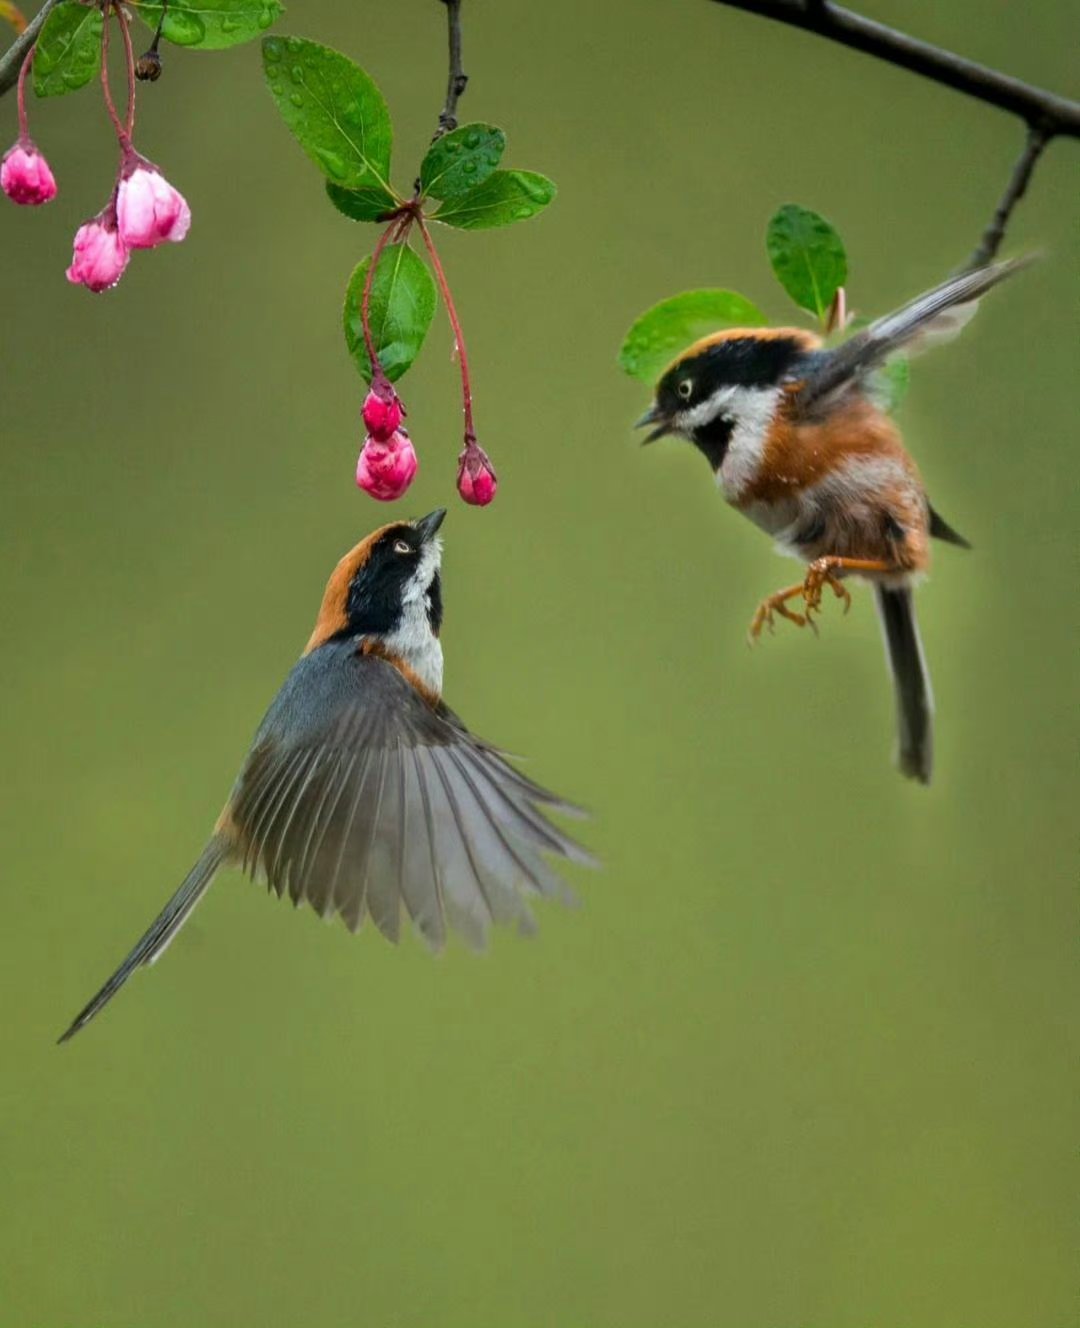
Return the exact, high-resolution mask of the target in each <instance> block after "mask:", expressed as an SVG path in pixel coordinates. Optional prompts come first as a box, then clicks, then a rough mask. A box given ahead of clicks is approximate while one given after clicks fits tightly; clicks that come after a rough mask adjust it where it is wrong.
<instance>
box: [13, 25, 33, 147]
mask: <svg viewBox="0 0 1080 1328" xmlns="http://www.w3.org/2000/svg"><path fill="white" fill-rule="evenodd" d="M36 49H37V42H35V43H34V44H33V45H32V46H31V47H30V49H29V50H28V51H27V52H26V59H25V60H24V61H23V62H22V65H21V67H20V69H19V86H18V88H17V89H16V92H15V96H16V98H17V100H18V103H19V138H20V139H23V138H29V137H30V129H29V121H28V120H27V118H26V78H27V75H28V74H29V73H30V66H31V64H32V63H33V61H34V51H35V50H36Z"/></svg>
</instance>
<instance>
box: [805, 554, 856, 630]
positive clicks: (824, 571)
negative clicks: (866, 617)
mask: <svg viewBox="0 0 1080 1328" xmlns="http://www.w3.org/2000/svg"><path fill="white" fill-rule="evenodd" d="M843 566H844V559H843V558H837V557H835V556H826V557H824V558H815V559H814V561H813V562H812V563H811V564H810V566H809V568H808V569H807V572H806V580H805V581H804V582H803V585H802V593H803V599H804V600H805V601H806V617H807V620H808V621H809V618H810V615H811V613H820V612H821V594H822V591H823V590H824V588H825V587H826V586H830V587H831V588H832V591H833V594H835V596H836V598H837V599H842V600H843V601H844V612H845V613H847V611H848V610H849V609H850V608H851V591H850V590H848V588H847V586H845V585H844V583H843V581H841V580H840V578H839V577H838V576H837V575H836V568H838V567H843Z"/></svg>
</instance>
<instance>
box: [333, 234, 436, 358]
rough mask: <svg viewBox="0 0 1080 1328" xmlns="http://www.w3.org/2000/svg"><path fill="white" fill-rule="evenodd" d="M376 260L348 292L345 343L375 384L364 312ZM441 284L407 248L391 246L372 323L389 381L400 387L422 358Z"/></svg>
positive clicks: (379, 273) (360, 270) (374, 296)
mask: <svg viewBox="0 0 1080 1328" xmlns="http://www.w3.org/2000/svg"><path fill="white" fill-rule="evenodd" d="M370 263H371V259H370V258H365V259H364V261H363V262H362V263H361V264H360V265H359V266H358V267H357V268H356V270H355V271H354V272H353V274H352V276H351V277H350V278H349V285H348V288H347V290H346V292H345V310H344V322H345V344H346V345H347V346H348V348H349V354H350V355H351V356H352V360H353V363H354V364H355V365H356V367H357V369H359V371H360V374H361V376H362V377H363V378H364V379H365V380H366V381H367V382H370V381H371V362H370V360H369V359H368V353H367V347H366V345H365V344H364V325H363V319H362V318H361V313H360V307H361V302H362V300H363V296H364V282H365V281H366V280H367V272H368V267H369V265H370ZM437 298H438V297H437V295H436V293H435V282H434V281H433V280H432V277H431V273H430V272H429V271H428V270H427V267H426V266H425V264H424V263H423V262H422V261H421V259H419V258H418V257H417V256H416V254H415V253H414V252H413V251H412V250H411V249H410V248H409V246H408V245H407V244H388V245H387V246H386V248H385V249H384V250H383V252H382V254H381V256H380V258H379V266H378V268H377V269H376V271H375V276H374V278H373V279H372V282H371V302H370V306H369V323H370V326H371V337H372V340H373V341H374V343H375V352H376V354H377V355H378V357H379V363H380V364H381V365H382V367H383V370H384V371H385V373H386V376H387V378H389V379H390V381H391V382H395V381H396V380H397V379H398V378H400V377H401V376H402V374H403V373H404V372H405V371H406V370H407V369H408V368H409V366H410V365H411V364H412V362H413V361H414V360H415V359H416V357H417V355H419V354H420V347H421V346H422V345H423V344H424V338H425V337H426V336H427V332H428V328H429V327H430V326H431V320H432V319H433V318H434V317H435V305H436V302H437Z"/></svg>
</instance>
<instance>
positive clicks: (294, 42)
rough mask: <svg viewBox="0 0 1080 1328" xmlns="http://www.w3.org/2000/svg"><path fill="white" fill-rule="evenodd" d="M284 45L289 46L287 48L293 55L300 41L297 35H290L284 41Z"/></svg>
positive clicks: (298, 47)
mask: <svg viewBox="0 0 1080 1328" xmlns="http://www.w3.org/2000/svg"><path fill="white" fill-rule="evenodd" d="M285 45H286V46H287V47H288V48H289V50H290V51H291V52H292V53H293V55H296V54H297V53H298V52H299V51H300V49H301V46H302V43H301V41H300V38H299V37H290V38H289V39H288V41H286V43H285Z"/></svg>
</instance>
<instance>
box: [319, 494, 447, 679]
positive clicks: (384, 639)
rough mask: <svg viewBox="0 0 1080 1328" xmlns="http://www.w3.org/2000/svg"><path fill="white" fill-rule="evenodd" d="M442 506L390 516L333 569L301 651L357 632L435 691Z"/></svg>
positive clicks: (439, 668)
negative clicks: (414, 516)
mask: <svg viewBox="0 0 1080 1328" xmlns="http://www.w3.org/2000/svg"><path fill="white" fill-rule="evenodd" d="M445 516H446V509H445V508H443V507H439V508H436V510H435V511H434V512H429V513H428V515H427V516H425V517H422V518H421V519H420V520H419V521H394V522H392V523H391V524H390V525H388V526H382V527H380V529H378V530H376V531H374V532H373V533H372V534H370V535H368V536H367V538H366V539H363V540H361V541H360V543H359V544H357V545H356V547H355V548H353V549H350V550H349V552H348V553H347V554H346V555H345V556H344V558H342V559H341V561H340V562H339V563H338V565H337V567H335V568H334V571H333V574H332V575H331V577H330V580H329V581H328V582H327V585H326V591H325V592H324V594H323V602H322V607H321V608H320V610H319V616H318V619H317V620H316V623H315V630H314V631H313V632H312V634H311V639H310V640H309V641H308V644H307V650H306V651H305V653H310V652H311V651H312V650H316V649H318V647H319V646H321V645H325V644H326V643H327V642H328V641H332V640H336V639H338V638H340V637H342V636H350V637H353V636H355V637H364V638H365V639H366V641H368V642H369V643H371V644H372V645H374V646H377V647H378V648H379V650H380V651H381V652H382V653H385V654H386V655H388V656H391V657H400V658H401V659H402V660H403V661H404V662H405V663H406V664H407V665H408V666H409V667H410V668H412V669H413V670H415V671H416V673H417V674H418V675H420V677H421V678H422V679H423V681H424V682H425V684H427V685H428V686H430V687H432V688H433V690H434V691H436V692H438V691H440V690H441V688H442V647H441V646H440V645H439V639H438V638H439V629H440V628H441V626H442V616H443V608H442V587H441V584H440V576H439V567H440V564H441V562H442V540H440V539H439V538H438V530H439V527H440V526H441V525H442V523H443V518H444V517H445Z"/></svg>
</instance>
